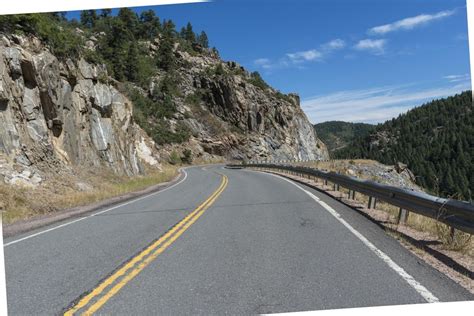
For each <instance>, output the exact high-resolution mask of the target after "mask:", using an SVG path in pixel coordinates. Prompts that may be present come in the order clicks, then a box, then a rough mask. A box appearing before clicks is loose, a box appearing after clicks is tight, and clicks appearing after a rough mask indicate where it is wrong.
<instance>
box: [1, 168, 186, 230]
mask: <svg viewBox="0 0 474 316" xmlns="http://www.w3.org/2000/svg"><path fill="white" fill-rule="evenodd" d="M177 172H178V167H177V166H168V165H165V166H163V168H162V171H159V170H156V169H153V170H152V169H150V170H147V172H146V175H143V176H135V177H129V176H123V175H122V176H120V175H116V174H114V173H112V172H110V171H104V170H94V171H82V170H77V171H75V172H73V173H72V174H71V175H69V176H64V175H63V176H54V177H51V178H48V179H47V181H45V182H44V184H42V185H41V186H38V187H37V188H34V189H26V188H18V187H15V186H9V185H4V184H0V201H1V202H0V203H1V204H3V205H0V207H2V206H3V222H4V223H5V224H11V223H13V222H15V221H18V220H21V219H27V218H31V217H33V216H36V215H41V214H46V213H51V212H55V211H58V210H61V209H66V208H71V207H76V206H82V205H87V204H90V203H94V202H98V201H101V200H104V199H107V198H111V197H115V196H119V195H122V194H125V193H129V192H133V191H138V190H142V189H145V188H147V187H149V186H151V185H155V184H158V183H162V182H166V181H169V180H171V179H172V178H173V177H175V176H176V175H177ZM78 182H81V183H85V184H87V186H89V187H90V189H89V190H84V191H81V190H79V189H78V186H77V183H78Z"/></svg>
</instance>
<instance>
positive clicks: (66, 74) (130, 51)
mask: <svg viewBox="0 0 474 316" xmlns="http://www.w3.org/2000/svg"><path fill="white" fill-rule="evenodd" d="M148 13H149V16H145V17H144V16H143V15H142V16H141V17H140V18H138V16H137V15H136V14H135V13H134V12H133V11H131V10H129V9H121V10H120V11H119V13H118V15H117V16H111V15H107V14H104V15H102V16H101V17H100V18H98V16H97V15H95V13H93V12H92V11H87V12H86V13H83V14H82V15H84V16H89V17H91V18H93V19H94V20H88V19H84V21H83V24H82V25H78V24H77V22H75V21H68V20H66V19H64V17H63V16H61V15H60V14H57V13H51V14H32V15H17V16H3V17H0V38H1V41H0V75H1V76H0V123H1V124H0V174H1V175H2V176H3V178H4V179H3V180H4V182H6V183H16V184H22V185H29V186H36V185H37V184H38V183H40V182H41V181H42V179H43V178H44V177H45V176H47V175H48V174H55V173H62V172H66V173H67V172H68V170H70V168H76V167H81V168H82V167H85V168H86V169H87V168H105V169H107V170H112V171H113V172H115V173H117V174H125V175H136V174H139V173H142V172H143V170H144V169H145V168H144V163H145V164H151V165H153V166H157V167H159V163H160V161H163V160H167V161H172V162H173V163H176V161H177V160H178V161H179V159H180V157H183V158H186V156H187V157H188V159H187V161H190V160H191V159H189V157H199V158H201V159H202V160H209V159H211V158H218V157H221V158H224V159H249V158H254V159H255V158H269V159H296V158H299V159H311V160H318V159H327V158H328V152H327V149H326V147H325V145H324V143H322V142H321V141H320V140H319V139H318V138H317V136H316V134H315V132H314V129H313V128H312V125H311V124H310V122H309V121H308V119H307V117H306V115H305V114H304V112H303V111H302V110H301V108H300V105H299V97H298V96H297V95H294V94H290V95H285V94H282V93H280V92H279V91H277V90H275V89H273V88H271V87H269V86H268V85H267V84H266V83H265V82H264V81H263V80H262V78H261V77H260V75H258V73H249V72H248V71H246V70H245V69H243V67H241V66H239V65H238V64H236V63H235V62H224V61H223V60H222V59H221V58H220V57H219V55H218V52H217V50H216V49H215V48H213V49H210V48H208V47H207V37H206V36H205V34H204V33H201V35H199V36H197V35H195V34H194V32H193V31H192V29H191V26H190V25H188V29H187V30H186V29H185V30H182V31H181V33H180V34H178V33H177V32H176V31H175V29H174V24H173V23H172V22H171V21H165V22H163V24H160V22H159V19H158V18H157V17H155V16H154V15H153V14H152V13H150V12H148ZM82 15H81V16H82ZM153 25H154V27H155V29H154V31H152V29H153V27H152V26H153ZM176 157H177V159H176Z"/></svg>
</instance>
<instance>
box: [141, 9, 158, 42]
mask: <svg viewBox="0 0 474 316" xmlns="http://www.w3.org/2000/svg"><path fill="white" fill-rule="evenodd" d="M139 29H140V32H139V34H140V35H141V36H140V37H141V38H143V39H147V40H153V39H154V38H156V37H157V36H158V34H159V33H160V31H161V23H160V18H159V17H157V16H156V15H155V11H153V10H147V11H143V12H142V13H141V14H140V27H139Z"/></svg>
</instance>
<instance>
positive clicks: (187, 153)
mask: <svg viewBox="0 0 474 316" xmlns="http://www.w3.org/2000/svg"><path fill="white" fill-rule="evenodd" d="M181 160H182V161H183V162H184V163H186V164H189V165H190V164H192V163H193V152H192V151H191V150H190V149H185V150H184V151H183V157H182V158H181Z"/></svg>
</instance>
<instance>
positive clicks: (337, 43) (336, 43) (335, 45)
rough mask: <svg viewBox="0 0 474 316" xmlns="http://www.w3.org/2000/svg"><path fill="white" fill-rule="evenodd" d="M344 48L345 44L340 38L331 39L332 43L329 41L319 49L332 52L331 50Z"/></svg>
mask: <svg viewBox="0 0 474 316" xmlns="http://www.w3.org/2000/svg"><path fill="white" fill-rule="evenodd" d="M344 47H346V42H345V41H344V40H342V39H340V38H336V39H333V40H332V41H329V42H327V43H325V44H323V45H321V48H322V49H323V50H324V51H333V50H338V49H342V48H344Z"/></svg>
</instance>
